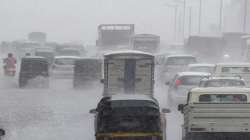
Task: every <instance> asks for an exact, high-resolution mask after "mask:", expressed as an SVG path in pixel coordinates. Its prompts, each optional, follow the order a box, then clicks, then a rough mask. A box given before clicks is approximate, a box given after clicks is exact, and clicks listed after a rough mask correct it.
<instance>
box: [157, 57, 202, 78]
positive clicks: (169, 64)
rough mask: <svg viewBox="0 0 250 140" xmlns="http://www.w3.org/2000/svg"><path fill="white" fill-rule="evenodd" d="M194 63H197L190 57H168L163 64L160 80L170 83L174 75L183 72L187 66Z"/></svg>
mask: <svg viewBox="0 0 250 140" xmlns="http://www.w3.org/2000/svg"><path fill="white" fill-rule="evenodd" d="M194 63H197V60H196V58H195V57H194V56H192V55H170V56H168V57H167V59H166V61H165V62H164V64H163V65H164V66H163V68H162V78H164V81H170V80H171V79H173V77H174V76H175V74H176V73H178V72H183V71H185V70H186V69H187V66H188V65H189V64H194Z"/></svg>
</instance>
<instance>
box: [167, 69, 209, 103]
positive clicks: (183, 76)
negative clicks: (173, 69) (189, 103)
mask: <svg viewBox="0 0 250 140" xmlns="http://www.w3.org/2000/svg"><path fill="white" fill-rule="evenodd" d="M209 76H210V73H203V72H180V73H177V74H176V75H175V77H174V79H173V80H172V82H171V83H170V85H169V89H168V104H169V105H177V104H184V103H185V102H186V100H187V94H188V92H189V90H190V89H192V88H194V87H198V86H199V83H200V81H201V80H202V79H204V78H208V77H209Z"/></svg>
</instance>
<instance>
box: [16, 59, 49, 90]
mask: <svg viewBox="0 0 250 140" xmlns="http://www.w3.org/2000/svg"><path fill="white" fill-rule="evenodd" d="M19 87H20V88H23V87H41V88H48V87H49V63H48V60H47V59H46V58H44V57H31V56H27V57H24V58H22V60H21V67H20V73H19Z"/></svg>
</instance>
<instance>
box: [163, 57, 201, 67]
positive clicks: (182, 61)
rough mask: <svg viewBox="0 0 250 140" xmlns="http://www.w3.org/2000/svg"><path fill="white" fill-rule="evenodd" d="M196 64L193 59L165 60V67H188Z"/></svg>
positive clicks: (174, 58) (175, 58)
mask: <svg viewBox="0 0 250 140" xmlns="http://www.w3.org/2000/svg"><path fill="white" fill-rule="evenodd" d="M193 63H196V59H195V58H194V57H170V58H168V59H167V63H166V64H167V65H188V64H193Z"/></svg>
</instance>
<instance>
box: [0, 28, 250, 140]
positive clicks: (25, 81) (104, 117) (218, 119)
mask: <svg viewBox="0 0 250 140" xmlns="http://www.w3.org/2000/svg"><path fill="white" fill-rule="evenodd" d="M112 26H113V25H112ZM109 29H111V28H107V29H106V28H103V29H102V30H105V31H106V32H108V31H107V30H109ZM116 29H119V28H112V32H114V30H116ZM125 29H127V28H125ZM123 30H124V29H123ZM100 33H102V35H103V34H104V33H105V32H104V31H103V32H100ZM103 36H104V35H103ZM104 40H105V38H104V37H102V38H100V39H99V40H98V43H101V44H102V43H103V42H105V41H104ZM126 40H127V38H126ZM102 41H103V42H102ZM106 43H107V42H106ZM111 43H112V42H111ZM107 46H110V45H107ZM34 54H35V55H38V56H35V55H33V54H29V55H27V56H24V57H22V58H21V62H20V70H19V71H18V72H17V77H18V85H19V87H20V88H49V85H50V80H51V79H52V78H68V79H73V80H72V87H73V88H75V89H77V90H82V89H86V88H93V87H94V86H95V85H96V84H97V83H99V82H100V83H102V84H103V93H100V94H102V98H101V99H100V101H99V102H98V103H97V107H96V108H94V109H91V110H90V113H92V114H94V118H95V119H94V123H93V124H94V126H95V134H93V135H95V138H96V140H166V138H167V137H166V136H167V134H166V127H167V121H166V117H167V115H166V113H170V112H171V111H170V109H177V108H178V110H179V111H180V112H181V113H183V115H184V124H183V126H182V129H183V131H182V134H183V140H199V139H208V140H210V139H216V140H217V139H218V140H228V139H230V140H231V139H234V138H238V137H239V138H241V139H242V140H248V139H250V128H249V126H250V124H249V122H250V115H249V110H250V106H249V103H250V101H249V98H250V89H249V88H247V87H248V86H249V81H250V63H218V64H211V63H207V62H199V58H196V57H195V56H194V55H190V54H176V53H173V54H169V53H165V54H166V55H161V56H160V58H159V59H158V56H157V55H154V54H151V53H149V52H143V51H138V50H128V49H126V50H119V51H111V52H107V53H103V55H102V56H101V57H86V56H81V55H80V53H78V52H77V51H75V50H72V49H61V50H60V54H62V55H58V56H57V55H53V54H51V52H50V55H47V54H46V55H45V54H44V53H42V54H41V53H38V52H37V53H34ZM158 60H160V61H158ZM155 84H160V85H165V86H167V87H168V90H166V91H162V94H167V97H168V98H167V99H166V100H167V103H168V107H169V108H164V107H163V108H161V107H160V105H159V103H158V101H157V99H156V98H155V95H154V87H155ZM92 85H93V86H92ZM222 113H224V114H222ZM225 114H227V115H225ZM223 120H224V121H223ZM0 132H1V131H0ZM0 134H1V133H0ZM4 134H5V133H4V132H3V133H2V135H4Z"/></svg>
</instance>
